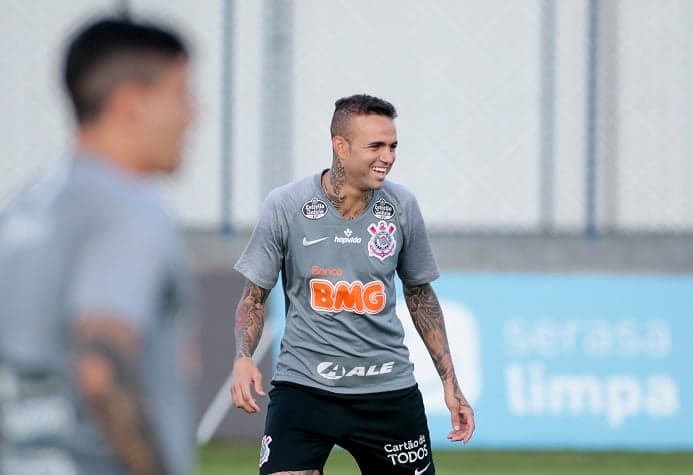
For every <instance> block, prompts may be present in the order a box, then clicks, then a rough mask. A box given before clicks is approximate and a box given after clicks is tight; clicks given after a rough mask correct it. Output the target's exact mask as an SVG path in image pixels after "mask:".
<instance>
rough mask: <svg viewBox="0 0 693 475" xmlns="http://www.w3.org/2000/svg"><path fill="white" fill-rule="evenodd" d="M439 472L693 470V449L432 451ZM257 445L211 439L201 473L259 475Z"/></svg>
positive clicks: (668, 473)
mask: <svg viewBox="0 0 693 475" xmlns="http://www.w3.org/2000/svg"><path fill="white" fill-rule="evenodd" d="M434 460H435V464H436V473H437V474H438V475H456V474H463V475H506V474H512V475H564V474H565V475H684V474H685V475H691V474H693V452H675V453H630V452H500V451H482V450H469V449H462V450H460V451H443V450H438V451H435V452H434ZM257 461H258V447H257V445H248V444H229V445H216V444H215V445H209V446H207V447H204V448H203V449H202V450H201V452H200V475H222V474H224V475H256V474H257V473H258V471H257ZM325 474H326V475H354V474H359V470H358V468H357V466H356V464H355V462H354V461H353V459H352V458H351V456H350V455H349V454H348V453H346V452H344V451H342V450H335V451H333V452H332V454H331V455H330V458H329V460H328V461H327V465H326V467H325Z"/></svg>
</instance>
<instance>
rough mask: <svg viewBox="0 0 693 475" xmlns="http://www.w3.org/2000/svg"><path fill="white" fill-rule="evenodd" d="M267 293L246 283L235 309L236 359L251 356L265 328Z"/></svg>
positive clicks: (248, 282) (265, 290)
mask: <svg viewBox="0 0 693 475" xmlns="http://www.w3.org/2000/svg"><path fill="white" fill-rule="evenodd" d="M269 293H270V290H269V289H263V288H262V287H259V286H257V285H255V284H253V283H252V282H250V281H247V282H246V285H245V288H244V289H243V295H242V296H241V300H240V301H239V302H238V307H237V308H236V325H235V334H236V358H241V357H244V356H253V352H254V351H255V348H256V347H257V344H258V342H259V341H260V337H261V336H262V329H263V327H264V326H265V302H266V301H267V297H268V296H269Z"/></svg>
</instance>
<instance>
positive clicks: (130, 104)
mask: <svg viewBox="0 0 693 475" xmlns="http://www.w3.org/2000/svg"><path fill="white" fill-rule="evenodd" d="M142 92H143V91H142V87H141V86H139V85H138V84H134V83H132V82H121V83H120V84H118V85H116V86H115V87H114V88H113V90H112V91H111V93H110V94H109V95H108V98H107V99H106V101H105V103H104V112H107V113H108V114H109V115H112V116H113V117H115V118H118V119H119V120H121V121H125V122H126V123H133V122H135V121H137V119H138V118H139V116H140V112H141V109H142V107H144V106H145V105H144V102H143V100H142Z"/></svg>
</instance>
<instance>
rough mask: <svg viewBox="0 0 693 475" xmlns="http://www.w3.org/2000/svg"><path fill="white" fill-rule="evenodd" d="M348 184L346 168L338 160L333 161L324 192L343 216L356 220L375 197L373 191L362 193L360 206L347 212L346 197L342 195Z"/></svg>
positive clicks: (359, 201)
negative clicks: (346, 183)
mask: <svg viewBox="0 0 693 475" xmlns="http://www.w3.org/2000/svg"><path fill="white" fill-rule="evenodd" d="M345 182H346V170H345V169H344V166H342V164H341V163H340V161H339V160H337V159H336V158H335V159H334V160H333V161H332V168H331V169H330V171H329V172H328V183H329V184H326V185H323V190H324V191H325V194H326V195H327V198H328V199H329V200H330V203H332V206H334V207H335V209H336V210H337V211H339V212H340V213H341V214H342V216H344V218H346V219H354V218H356V217H358V216H360V215H361V213H362V212H363V210H364V209H366V206H368V203H369V202H370V201H371V198H372V197H373V190H368V191H367V192H366V193H362V194H361V196H360V197H359V200H358V206H354V207H353V209H350V210H348V211H347V210H345V209H344V208H345V206H344V204H345V202H346V196H345V195H344V194H342V188H343V187H344V183H345Z"/></svg>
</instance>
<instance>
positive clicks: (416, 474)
mask: <svg viewBox="0 0 693 475" xmlns="http://www.w3.org/2000/svg"><path fill="white" fill-rule="evenodd" d="M430 466H431V462H428V463H427V464H426V466H425V467H424V468H422V469H421V470H419V469H418V468H415V469H414V475H421V474H422V473H424V472H425V471H426V470H428V467H430Z"/></svg>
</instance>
